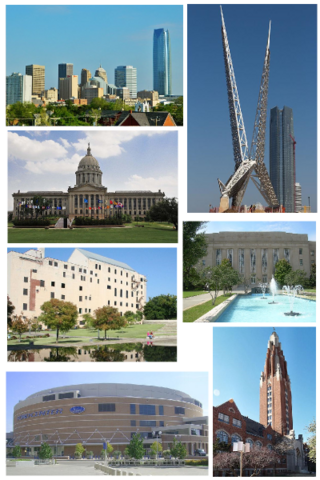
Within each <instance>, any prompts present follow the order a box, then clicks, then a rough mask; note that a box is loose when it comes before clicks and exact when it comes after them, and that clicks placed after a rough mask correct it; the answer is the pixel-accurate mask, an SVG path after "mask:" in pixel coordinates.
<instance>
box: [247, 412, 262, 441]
mask: <svg viewBox="0 0 320 480" xmlns="http://www.w3.org/2000/svg"><path fill="white" fill-rule="evenodd" d="M242 418H243V419H244V420H245V421H246V425H247V428H246V431H247V433H251V435H255V436H257V437H261V438H263V432H264V430H265V428H266V427H265V426H264V425H262V423H259V422H256V421H254V420H252V419H251V418H249V417H245V416H244V415H242Z"/></svg>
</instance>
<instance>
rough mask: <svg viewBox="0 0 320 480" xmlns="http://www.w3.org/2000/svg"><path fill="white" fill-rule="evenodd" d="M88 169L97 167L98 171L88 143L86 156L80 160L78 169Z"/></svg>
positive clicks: (96, 162)
mask: <svg viewBox="0 0 320 480" xmlns="http://www.w3.org/2000/svg"><path fill="white" fill-rule="evenodd" d="M88 167H90V168H92V167H97V168H98V169H99V170H100V165H99V162H98V160H97V159H96V158H94V157H93V156H92V155H91V148H90V143H88V148H87V155H86V156H85V157H83V158H82V159H81V160H80V162H79V166H78V168H81V169H83V168H88Z"/></svg>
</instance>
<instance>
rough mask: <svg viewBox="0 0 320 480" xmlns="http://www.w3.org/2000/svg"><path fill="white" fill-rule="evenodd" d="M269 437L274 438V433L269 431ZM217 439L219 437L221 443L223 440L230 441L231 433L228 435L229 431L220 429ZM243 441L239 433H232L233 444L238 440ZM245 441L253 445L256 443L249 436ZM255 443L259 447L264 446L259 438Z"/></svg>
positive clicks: (224, 441)
mask: <svg viewBox="0 0 320 480" xmlns="http://www.w3.org/2000/svg"><path fill="white" fill-rule="evenodd" d="M267 438H268V440H272V435H271V434H270V433H269V434H268V435H267ZM217 439H218V440H219V442H221V443H222V442H223V443H229V435H228V433H227V432H225V431H223V430H219V431H218V432H217ZM241 441H242V440H241V437H240V436H239V435H238V434H237V433H234V434H233V435H231V444H233V443H236V442H241ZM245 443H250V445H252V446H253V445H254V442H253V440H252V439H251V438H247V439H246V442H245ZM255 444H256V446H257V447H258V448H261V447H262V442H260V441H259V440H257V441H256V442H255ZM269 447H271V448H272V446H271V445H270V446H269V445H268V448H269ZM271 448H269V449H270V450H271Z"/></svg>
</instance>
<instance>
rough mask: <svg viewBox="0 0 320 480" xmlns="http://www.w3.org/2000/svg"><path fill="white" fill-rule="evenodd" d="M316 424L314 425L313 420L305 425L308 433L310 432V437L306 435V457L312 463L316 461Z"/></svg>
mask: <svg viewBox="0 0 320 480" xmlns="http://www.w3.org/2000/svg"><path fill="white" fill-rule="evenodd" d="M316 427H317V425H316V421H315V420H313V421H312V422H311V423H310V424H309V425H308V426H307V430H308V432H309V433H311V434H312V435H311V436H310V437H308V439H307V445H308V450H309V452H308V457H309V458H310V460H311V462H313V463H316V460H317V458H316V457H317V437H316V433H317V428H316Z"/></svg>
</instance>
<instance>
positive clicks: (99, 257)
mask: <svg viewBox="0 0 320 480" xmlns="http://www.w3.org/2000/svg"><path fill="white" fill-rule="evenodd" d="M76 250H78V251H79V252H81V253H82V254H83V255H84V256H85V257H87V258H90V259H91V260H97V261H98V262H103V263H108V264H110V265H115V266H116V267H120V268H125V269H126V270H131V271H132V272H135V270H134V269H133V268H131V267H129V265H127V264H126V263H123V262H118V261H117V260H113V259H112V258H107V257H103V256H102V255H99V254H97V253H92V252H88V251H87V250H83V249H82V248H76Z"/></svg>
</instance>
